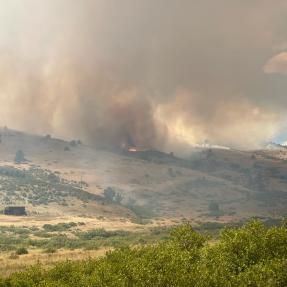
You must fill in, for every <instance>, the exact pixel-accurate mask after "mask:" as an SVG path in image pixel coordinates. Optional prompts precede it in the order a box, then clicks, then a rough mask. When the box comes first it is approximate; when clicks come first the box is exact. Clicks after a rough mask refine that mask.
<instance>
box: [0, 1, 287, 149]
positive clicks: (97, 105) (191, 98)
mask: <svg viewBox="0 0 287 287" xmlns="http://www.w3.org/2000/svg"><path fill="white" fill-rule="evenodd" d="M286 17H287V3H286V1H283V0H282V1H281V0H278V1H273V0H255V1H242V0H235V1H229V0H218V1H213V0H202V1H193V0H182V1H176V0H156V1H144V0H122V1H116V0H113V1H112V0H94V1H92V0H82V1H78V0H49V1H44V0H26V1H23V0H9V1H6V0H0V100H1V107H0V121H1V122H0V124H2V125H8V126H13V127H15V128H20V129H24V130H28V131H31V132H41V133H48V132H49V133H53V134H57V135H60V136H65V137H81V138H83V139H84V140H86V141H88V142H89V143H91V144H94V145H100V146H107V145H110V146H120V145H122V144H134V145H139V146H144V147H157V148H163V149H164V148H169V147H170V146H176V145H178V144H180V143H188V144H194V143H200V142H202V141H204V140H205V139H209V140H210V141H212V142H214V143H217V144H222V145H232V146H236V147H244V148H249V147H256V146H258V145H260V144H261V143H262V142H264V141H267V140H270V139H272V138H273V137H274V136H275V135H276V134H277V133H279V132H280V131H281V129H282V128H284V124H285V121H286V117H285V109H284V106H285V105H286V104H287V100H286V96H285V91H286V88H287V81H286V57H284V56H282V55H285V56H286V54H285V53H284V52H285V51H286V50H287V36H286V35H287V33H286V32H287V26H286V25H285V19H286ZM284 61H285V62H284ZM284 67H285V68H284ZM282 70H283V71H282Z"/></svg>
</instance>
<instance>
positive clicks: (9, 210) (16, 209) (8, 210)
mask: <svg viewBox="0 0 287 287" xmlns="http://www.w3.org/2000/svg"><path fill="white" fill-rule="evenodd" d="M4 214H5V215H15V216H22V215H27V212H26V209H25V206H6V207H5V208H4Z"/></svg>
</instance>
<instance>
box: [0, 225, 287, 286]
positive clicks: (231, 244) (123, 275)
mask: <svg viewBox="0 0 287 287" xmlns="http://www.w3.org/2000/svg"><path fill="white" fill-rule="evenodd" d="M208 240H209V238H208V237H206V236H205V235H202V234H200V233H196V232H194V231H193V229H192V228H191V226H190V225H188V224H186V225H184V226H181V227H178V228H176V229H174V230H173V231H172V233H171V235H170V238H169V239H168V240H166V241H165V242H163V243H160V244H158V245H154V246H146V247H141V248H123V249H120V250H116V251H113V252H110V253H108V254H107V256H106V257H104V258H102V259H90V260H85V261H81V262H64V263H60V264H58V265H57V266H55V267H54V268H52V269H50V270H47V271H45V270H44V268H42V267H41V266H37V267H33V268H30V269H29V270H27V271H25V272H21V273H15V274H12V275H11V276H10V277H9V278H6V279H5V278H3V279H1V280H0V286H9V287H14V286H15V287H16V286H17V287H20V286H21V287H26V286H58V287H61V286H72V287H73V286H77V287H80V286H99V287H104V286H113V287H120V286H127V287H129V286H141V287H149V286H150V287H156V286H158V287H160V286H179V287H182V286H183V287H184V286H200V287H204V286H262V287H263V286H264V287H265V286H287V272H286V271H287V229H286V227H284V226H283V225H282V226H280V227H272V228H267V227H265V226H264V225H263V224H262V223H260V222H258V221H252V222H250V223H248V224H246V225H244V226H243V227H241V228H239V229H227V230H224V231H223V232H222V233H221V235H220V239H219V241H218V242H216V243H208Z"/></svg>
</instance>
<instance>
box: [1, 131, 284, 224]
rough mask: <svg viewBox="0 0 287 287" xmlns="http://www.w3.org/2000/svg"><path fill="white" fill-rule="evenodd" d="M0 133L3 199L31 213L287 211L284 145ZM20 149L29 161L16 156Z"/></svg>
mask: <svg viewBox="0 0 287 287" xmlns="http://www.w3.org/2000/svg"><path fill="white" fill-rule="evenodd" d="M0 134H1V143H0V204H1V207H2V208H4V207H5V206H7V205H25V206H26V208H27V210H28V213H29V215H30V216H32V215H33V216H39V217H41V216H43V215H45V216H46V217H47V218H48V217H49V216H51V217H56V216H64V215H70V216H83V217H85V216H86V217H101V216H104V217H107V218H114V219H115V220H122V219H123V218H126V219H132V218H155V217H158V218H165V219H170V220H172V219H173V218H188V219H191V220H199V221H210V220H221V221H233V220H239V219H242V218H248V217H250V216H260V217H278V216H282V215H284V214H286V213H287V212H286V210H287V209H286V207H287V192H286V191H287V168H286V161H285V158H286V157H287V150H286V151H285V149H278V150H262V151H236V150H231V149H229V150H228V149H224V150H223V149H195V150H194V152H193V153H192V154H191V155H190V156H189V157H186V158H184V159H180V158H177V157H175V156H173V155H170V154H165V153H161V152H157V151H141V152H138V153H137V152H136V151H133V152H128V151H125V152H122V151H115V152H109V151H103V150H96V149H94V148H91V147H89V146H86V145H84V144H82V143H81V142H80V141H76V140H75V141H71V142H67V141H63V140H59V139H54V138H51V137H50V136H35V135H29V134H25V133H21V132H17V131H13V130H8V129H2V130H1V131H0ZM19 150H21V151H23V153H24V156H25V159H26V160H27V161H26V162H22V163H18V164H15V162H14V161H15V155H16V153H17V151H19ZM107 191H108V192H109V191H110V192H111V194H110V195H109V193H108V192H107Z"/></svg>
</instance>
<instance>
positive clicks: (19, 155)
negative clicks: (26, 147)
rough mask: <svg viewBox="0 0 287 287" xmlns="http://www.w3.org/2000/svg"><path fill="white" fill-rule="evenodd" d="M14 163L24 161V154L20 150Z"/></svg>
mask: <svg viewBox="0 0 287 287" xmlns="http://www.w3.org/2000/svg"><path fill="white" fill-rule="evenodd" d="M14 161H15V163H22V162H25V161H26V159H25V155H24V152H23V151H22V150H18V151H17V152H16V155H15V159H14Z"/></svg>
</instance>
